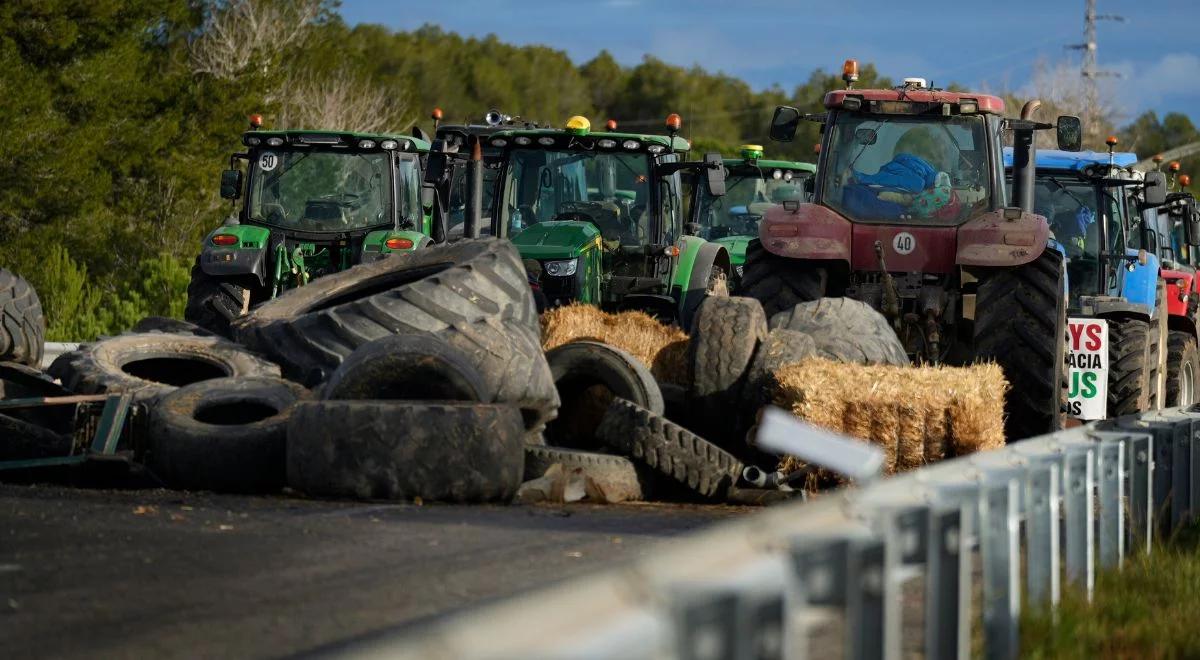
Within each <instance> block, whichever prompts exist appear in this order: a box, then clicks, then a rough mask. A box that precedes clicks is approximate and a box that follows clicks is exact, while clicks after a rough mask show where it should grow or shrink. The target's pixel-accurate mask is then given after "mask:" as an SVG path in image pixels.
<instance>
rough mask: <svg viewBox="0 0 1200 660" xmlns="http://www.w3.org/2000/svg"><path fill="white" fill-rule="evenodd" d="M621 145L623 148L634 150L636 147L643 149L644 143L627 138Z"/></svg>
mask: <svg viewBox="0 0 1200 660" xmlns="http://www.w3.org/2000/svg"><path fill="white" fill-rule="evenodd" d="M621 147H622V148H623V149H628V150H630V151H633V150H634V149H641V148H642V143H641V142H638V141H637V140H625V141H624V142H622V143H621Z"/></svg>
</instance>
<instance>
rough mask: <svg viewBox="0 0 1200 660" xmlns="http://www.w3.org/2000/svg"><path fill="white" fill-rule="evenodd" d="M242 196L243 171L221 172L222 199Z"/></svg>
mask: <svg viewBox="0 0 1200 660" xmlns="http://www.w3.org/2000/svg"><path fill="white" fill-rule="evenodd" d="M241 196H242V171H241V170H224V171H222V172H221V199H237V198H238V197H241Z"/></svg>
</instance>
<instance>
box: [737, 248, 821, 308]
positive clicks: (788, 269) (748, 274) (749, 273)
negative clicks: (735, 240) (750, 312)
mask: <svg viewBox="0 0 1200 660" xmlns="http://www.w3.org/2000/svg"><path fill="white" fill-rule="evenodd" d="M828 283H829V271H828V270H826V269H825V268H822V267H819V266H813V265H811V264H809V263H806V262H804V261H801V260H799V259H788V258H787V257H781V256H778V255H775V254H771V253H770V252H767V250H766V248H764V247H763V245H762V241H760V240H759V239H757V238H756V239H753V240H751V241H750V243H749V244H748V245H747V246H746V262H745V263H744V264H742V279H741V282H740V283H739V284H738V295H740V296H749V297H751V298H754V299H756V300H758V302H760V303H762V306H763V311H764V312H766V314H767V317H768V318H770V317H772V316H774V315H776V314H778V313H779V312H782V311H786V310H789V309H791V308H793V307H795V306H796V305H798V304H800V303H803V302H809V301H810V300H819V299H821V298H823V297H825V296H826V295H827V288H828Z"/></svg>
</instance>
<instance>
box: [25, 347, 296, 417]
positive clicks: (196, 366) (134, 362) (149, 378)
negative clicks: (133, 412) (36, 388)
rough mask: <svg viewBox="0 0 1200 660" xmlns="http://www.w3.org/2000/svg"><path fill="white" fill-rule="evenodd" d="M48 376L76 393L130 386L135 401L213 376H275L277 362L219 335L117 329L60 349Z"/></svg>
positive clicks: (126, 390)
mask: <svg viewBox="0 0 1200 660" xmlns="http://www.w3.org/2000/svg"><path fill="white" fill-rule="evenodd" d="M48 372H49V374H50V375H51V376H54V377H55V378H58V379H59V380H60V381H62V383H63V386H64V387H66V388H67V389H69V390H71V391H73V392H77V393H79V394H101V393H105V392H131V393H133V395H134V400H135V401H137V402H141V401H146V400H148V399H153V398H155V397H157V396H159V395H161V394H164V393H166V392H169V391H171V390H173V389H175V388H177V387H182V386H184V385H190V384H192V383H198V382H200V381H204V380H211V379H213V378H224V377H230V376H238V377H244V378H249V377H262V376H266V377H276V378H277V377H279V367H278V366H277V365H274V364H271V363H270V362H267V361H266V360H264V359H262V358H260V357H258V356H257V355H255V354H253V353H251V352H250V351H247V350H246V349H244V348H242V347H241V346H238V345H237V344H234V343H232V342H229V341H227V340H225V339H222V338H220V337H197V336H190V335H177V334H170V333H162V332H145V333H137V334H125V335H118V336H116V337H109V338H108V339H101V340H100V341H97V342H93V343H91V344H85V345H83V346H80V347H79V348H78V349H77V350H74V351H71V352H69V353H64V354H62V355H60V356H58V358H57V359H55V360H54V362H53V363H52V364H51V365H50V368H49V369H48Z"/></svg>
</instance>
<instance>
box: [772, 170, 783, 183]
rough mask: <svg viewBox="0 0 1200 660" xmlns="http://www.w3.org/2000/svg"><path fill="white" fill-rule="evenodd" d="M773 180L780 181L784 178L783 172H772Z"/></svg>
mask: <svg viewBox="0 0 1200 660" xmlns="http://www.w3.org/2000/svg"><path fill="white" fill-rule="evenodd" d="M771 178H772V179H775V180H776V181H778V180H780V179H782V178H783V172H781V171H779V170H774V171H772V172H771Z"/></svg>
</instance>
